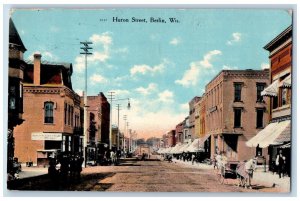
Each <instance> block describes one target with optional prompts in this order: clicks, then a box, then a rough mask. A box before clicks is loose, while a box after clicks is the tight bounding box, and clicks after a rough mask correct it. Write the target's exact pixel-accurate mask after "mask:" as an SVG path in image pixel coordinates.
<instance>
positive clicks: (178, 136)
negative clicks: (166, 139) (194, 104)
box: [175, 122, 184, 144]
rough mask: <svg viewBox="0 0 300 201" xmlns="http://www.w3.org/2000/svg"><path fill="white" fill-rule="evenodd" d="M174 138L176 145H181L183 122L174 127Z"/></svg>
mask: <svg viewBox="0 0 300 201" xmlns="http://www.w3.org/2000/svg"><path fill="white" fill-rule="evenodd" d="M175 137H176V144H178V143H183V139H184V136H183V122H180V123H179V124H177V125H176V128H175Z"/></svg>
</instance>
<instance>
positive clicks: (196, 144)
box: [187, 135, 210, 152]
mask: <svg viewBox="0 0 300 201" xmlns="http://www.w3.org/2000/svg"><path fill="white" fill-rule="evenodd" d="M209 136H210V135H205V136H204V137H202V138H197V139H195V140H194V141H193V142H192V144H191V145H190V146H189V147H188V148H187V151H189V152H204V142H205V141H206V140H207V139H208V138H209Z"/></svg>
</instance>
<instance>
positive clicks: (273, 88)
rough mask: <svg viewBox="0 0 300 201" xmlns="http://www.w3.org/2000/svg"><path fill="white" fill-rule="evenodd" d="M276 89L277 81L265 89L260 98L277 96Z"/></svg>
mask: <svg viewBox="0 0 300 201" xmlns="http://www.w3.org/2000/svg"><path fill="white" fill-rule="evenodd" d="M278 87H279V81H278V80H275V81H274V82H273V83H272V84H270V85H269V86H268V87H267V88H265V89H264V90H263V91H262V92H261V95H262V96H278Z"/></svg>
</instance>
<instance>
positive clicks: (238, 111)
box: [234, 108, 242, 128]
mask: <svg viewBox="0 0 300 201" xmlns="http://www.w3.org/2000/svg"><path fill="white" fill-rule="evenodd" d="M241 117H242V108H234V128H240V127H241Z"/></svg>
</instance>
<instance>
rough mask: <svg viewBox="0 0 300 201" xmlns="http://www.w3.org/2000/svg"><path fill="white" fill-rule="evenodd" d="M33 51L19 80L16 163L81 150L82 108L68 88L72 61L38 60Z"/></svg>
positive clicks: (43, 161)
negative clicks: (20, 114)
mask: <svg viewBox="0 0 300 201" xmlns="http://www.w3.org/2000/svg"><path fill="white" fill-rule="evenodd" d="M41 57H42V56H41V55H40V54H35V55H34V61H33V62H32V63H28V66H27V68H26V70H25V71H24V81H23V89H24V90H23V94H24V96H23V102H24V108H23V119H24V122H23V124H21V125H19V126H17V127H16V128H15V155H16V157H18V159H19V161H20V162H23V163H25V162H30V163H33V164H34V165H38V166H44V165H48V164H49V159H50V158H51V157H55V155H56V154H57V153H58V152H82V135H83V133H82V132H83V129H82V121H81V119H82V118H81V116H82V108H81V107H80V104H81V102H80V101H81V100H80V96H79V95H78V94H76V93H75V92H74V91H73V89H72V83H71V75H72V72H73V70H72V64H70V63H50V62H46V61H45V62H42V61H41Z"/></svg>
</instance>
